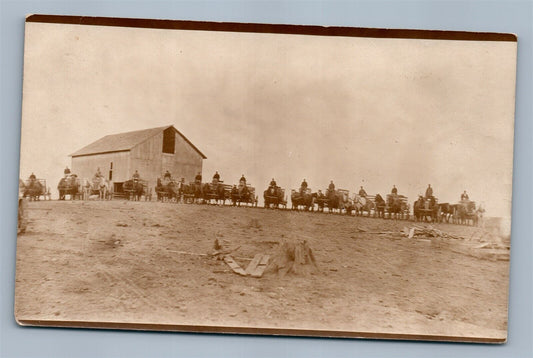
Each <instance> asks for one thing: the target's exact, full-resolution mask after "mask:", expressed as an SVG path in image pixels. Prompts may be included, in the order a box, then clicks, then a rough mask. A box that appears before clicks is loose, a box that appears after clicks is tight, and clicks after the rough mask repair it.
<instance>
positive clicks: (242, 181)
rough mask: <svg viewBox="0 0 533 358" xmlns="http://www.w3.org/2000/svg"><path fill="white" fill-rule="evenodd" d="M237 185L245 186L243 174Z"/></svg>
mask: <svg viewBox="0 0 533 358" xmlns="http://www.w3.org/2000/svg"><path fill="white" fill-rule="evenodd" d="M239 185H241V186H246V178H245V177H244V174H242V175H241V178H240V179H239Z"/></svg>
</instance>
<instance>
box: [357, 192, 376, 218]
mask: <svg viewBox="0 0 533 358" xmlns="http://www.w3.org/2000/svg"><path fill="white" fill-rule="evenodd" d="M353 203H354V206H355V212H356V214H357V215H363V214H364V212H365V211H366V212H368V216H370V213H371V212H372V210H374V209H375V207H376V205H375V204H374V202H373V201H372V200H370V199H368V198H366V197H364V196H360V195H355V196H354V199H353Z"/></svg>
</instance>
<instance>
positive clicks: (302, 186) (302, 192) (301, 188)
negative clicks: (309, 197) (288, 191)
mask: <svg viewBox="0 0 533 358" xmlns="http://www.w3.org/2000/svg"><path fill="white" fill-rule="evenodd" d="M306 190H307V182H306V181H305V179H304V181H303V182H302V184H300V195H302V196H303V195H304V194H305V191H306Z"/></svg>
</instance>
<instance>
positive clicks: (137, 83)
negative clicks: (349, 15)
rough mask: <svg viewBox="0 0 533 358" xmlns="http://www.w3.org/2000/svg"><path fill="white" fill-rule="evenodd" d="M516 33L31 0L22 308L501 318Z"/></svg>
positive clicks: (322, 321)
mask: <svg viewBox="0 0 533 358" xmlns="http://www.w3.org/2000/svg"><path fill="white" fill-rule="evenodd" d="M516 54H517V39H516V36H514V35H511V34H501V33H472V32H451V31H429V30H390V29H387V30H385V29H364V28H340V27H337V28H335V27H318V26H295V25H267V24H240V23H209V22H192V21H170V20H140V19H118V18H97V17H95V18H90V17H75V16H72V17H70V16H50V15H31V16H28V17H27V19H26V24H25V43H24V79H23V102H22V120H21V147H20V173H19V199H18V200H19V202H18V237H17V253H16V255H17V257H16V282H15V317H16V320H17V322H18V323H19V324H21V325H29V326H58V327H85V328H118V329H138V330H139V329H140V330H165V331H187V332H221V333H243V334H275V335H297V336H323V337H353V338H383V339H415V340H433V341H459V342H486V343H504V342H506V340H507V319H508V287H509V260H510V255H509V253H510V245H511V201H512V183H513V136H514V115H515V114H514V111H515V85H516Z"/></svg>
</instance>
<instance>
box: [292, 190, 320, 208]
mask: <svg viewBox="0 0 533 358" xmlns="http://www.w3.org/2000/svg"><path fill="white" fill-rule="evenodd" d="M316 197H317V194H316V193H303V194H302V193H300V192H299V191H297V190H293V191H292V193H291V203H292V210H299V209H300V207H301V206H303V208H304V210H305V211H309V210H311V211H314V210H315V199H316Z"/></svg>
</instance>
